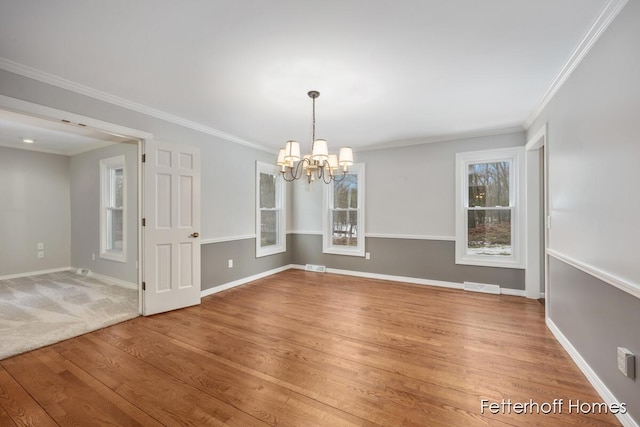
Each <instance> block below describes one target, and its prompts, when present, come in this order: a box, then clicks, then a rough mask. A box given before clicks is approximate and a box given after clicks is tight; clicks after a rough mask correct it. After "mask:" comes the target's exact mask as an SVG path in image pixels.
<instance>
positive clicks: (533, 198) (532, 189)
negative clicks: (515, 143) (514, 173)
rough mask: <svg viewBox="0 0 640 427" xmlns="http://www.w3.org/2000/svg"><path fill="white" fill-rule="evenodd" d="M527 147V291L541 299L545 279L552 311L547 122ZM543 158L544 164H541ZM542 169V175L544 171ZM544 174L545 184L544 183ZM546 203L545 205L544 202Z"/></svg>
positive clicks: (546, 306)
mask: <svg viewBox="0 0 640 427" xmlns="http://www.w3.org/2000/svg"><path fill="white" fill-rule="evenodd" d="M543 148H544V151H543V154H544V156H540V149H543ZM525 150H526V171H527V172H526V189H527V190H526V194H527V196H526V197H527V209H526V212H527V215H526V217H527V220H526V223H527V227H526V228H527V231H526V233H527V251H526V253H527V263H526V269H525V295H526V296H527V298H533V299H538V298H540V297H541V295H540V283H541V281H542V283H544V298H545V313H548V312H549V310H548V308H549V307H548V304H549V298H548V294H549V288H548V286H549V280H548V276H549V268H548V267H549V262H548V257H547V248H548V247H549V225H550V224H549V177H548V169H549V168H548V159H549V141H548V137H547V124H546V123H545V124H543V125H542V127H541V128H540V129H539V130H538V131H537V132H536V133H535V134H534V135H533V136H532V137H531V138H530V139H529V140H528V141H527V144H526V146H525ZM541 162H542V165H541V164H540V163H541ZM541 173H542V177H541V176H540V174H541ZM540 178H542V187H541V186H540ZM541 205H542V206H541ZM540 225H542V227H543V230H544V232H543V237H544V242H543V245H542V247H541V246H540V244H539V242H540V233H539V230H540ZM541 267H544V268H543V270H542V271H543V274H542V276H543V277H540V269H541Z"/></svg>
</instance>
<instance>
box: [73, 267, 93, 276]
mask: <svg viewBox="0 0 640 427" xmlns="http://www.w3.org/2000/svg"><path fill="white" fill-rule="evenodd" d="M76 274H79V275H81V276H91V270H89V269H88V268H79V269H78V270H76Z"/></svg>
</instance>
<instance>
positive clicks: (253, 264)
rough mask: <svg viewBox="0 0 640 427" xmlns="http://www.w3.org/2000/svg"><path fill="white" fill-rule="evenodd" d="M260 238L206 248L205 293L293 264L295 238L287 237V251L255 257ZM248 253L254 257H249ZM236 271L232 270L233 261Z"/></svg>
mask: <svg viewBox="0 0 640 427" xmlns="http://www.w3.org/2000/svg"><path fill="white" fill-rule="evenodd" d="M255 253H256V239H242V240H234V241H231V242H222V243H216V244H207V245H202V259H203V260H205V259H206V260H207V262H206V263H205V262H203V263H202V290H206V289H210V288H214V287H216V286H220V285H224V284H226V283H229V282H233V281H234V280H239V279H244V278H246V277H250V276H253V275H255V274H259V273H263V272H265V271H269V270H273V269H275V268H278V267H282V266H285V265H289V264H291V254H292V237H291V235H288V236H287V252H283V253H281V254H275V255H269V256H264V257H260V258H256V257H255ZM248 254H250V255H253V256H248ZM230 259H232V260H233V268H229V260H230Z"/></svg>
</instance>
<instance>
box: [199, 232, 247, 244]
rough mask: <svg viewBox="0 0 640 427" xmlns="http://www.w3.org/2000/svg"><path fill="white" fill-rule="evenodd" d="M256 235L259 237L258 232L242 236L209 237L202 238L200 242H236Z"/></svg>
mask: <svg viewBox="0 0 640 427" xmlns="http://www.w3.org/2000/svg"><path fill="white" fill-rule="evenodd" d="M256 237H257V236H256V234H243V235H241V236H225V237H212V238H207V239H200V244H201V245H206V244H209V243H223V242H234V241H236V240H247V239H255V238H256Z"/></svg>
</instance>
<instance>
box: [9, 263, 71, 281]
mask: <svg viewBox="0 0 640 427" xmlns="http://www.w3.org/2000/svg"><path fill="white" fill-rule="evenodd" d="M71 269H72V267H71V266H69V267H59V268H50V269H48V270H37V271H27V272H26V273H16V274H7V275H5V276H0V280H8V279H17V278H19V277H28V276H37V275H38V274H48V273H59V272H61V271H69V270H71Z"/></svg>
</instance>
